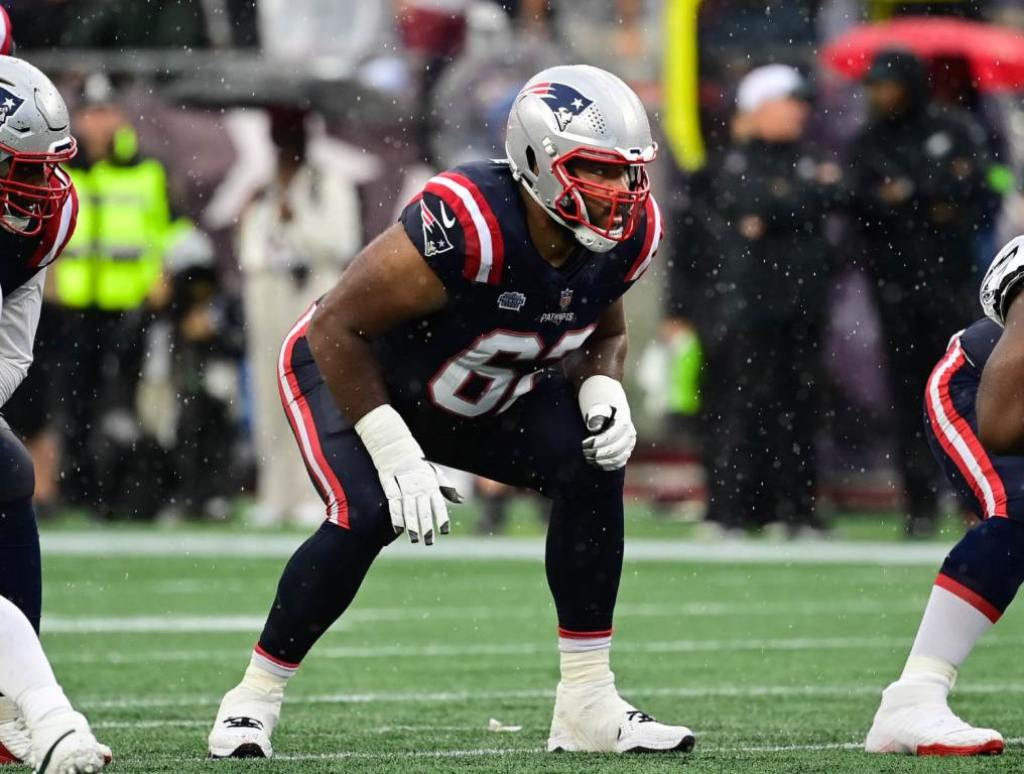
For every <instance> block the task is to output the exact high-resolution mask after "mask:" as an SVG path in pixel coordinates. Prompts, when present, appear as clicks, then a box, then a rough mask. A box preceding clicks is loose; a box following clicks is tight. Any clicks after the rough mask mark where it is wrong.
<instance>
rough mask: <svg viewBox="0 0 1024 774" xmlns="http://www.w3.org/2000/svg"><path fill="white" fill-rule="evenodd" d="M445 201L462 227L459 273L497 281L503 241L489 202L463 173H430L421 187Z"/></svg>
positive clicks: (474, 280) (477, 280) (502, 261)
mask: <svg viewBox="0 0 1024 774" xmlns="http://www.w3.org/2000/svg"><path fill="white" fill-rule="evenodd" d="M424 190H425V191H427V192H428V193H432V194H434V195H435V196H437V197H439V198H440V199H441V200H442V201H443V202H444V203H445V204H447V205H448V206H449V207H450V208H451V210H452V212H454V213H455V217H456V218H457V219H458V221H459V225H460V226H461V227H462V233H463V235H464V237H465V243H466V263H465V266H464V267H463V270H462V274H463V276H464V277H465V278H466V279H467V280H469V281H470V282H480V283H488V284H491V285H498V284H500V283H501V275H502V271H503V269H504V265H505V241H504V239H503V238H502V235H501V226H500V225H499V224H498V219H497V218H496V217H495V215H494V211H493V210H492V209H491V206H490V204H488V203H487V199H486V198H485V197H484V195H483V193H482V192H481V191H480V189H479V188H478V187H477V185H476V184H475V183H474V182H473V181H472V180H470V179H469V178H468V177H466V176H465V175H460V174H458V173H457V172H444V173H442V174H440V175H436V176H434V177H432V178H431V179H430V180H429V181H428V182H427V185H426V187H425V189H424Z"/></svg>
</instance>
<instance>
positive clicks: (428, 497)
mask: <svg viewBox="0 0 1024 774" xmlns="http://www.w3.org/2000/svg"><path fill="white" fill-rule="evenodd" d="M355 430H356V432H357V433H358V434H359V437H360V439H362V441H363V445H364V446H365V447H366V450H367V451H368V452H369V453H370V459H372V460H373V465H374V467H375V468H377V473H378V475H379V476H380V483H381V487H383V489H384V496H385V497H387V499H388V512H389V513H390V514H391V525H392V526H393V527H394V529H395V534H396V535H400V534H402V532H403V531H404V530H408V532H409V539H410V540H411V541H412V542H413V543H418V542H419V540H420V536H422V537H423V542H424V543H425V544H426V545H428V546H429V545H433V543H434V534H435V531H434V526H435V523H436V526H437V532H438V533H440V534H442V535H447V534H448V531H449V520H448V508H447V506H445V504H444V501H445V499H446V498H447V499H448V500H450V501H451V502H453V503H461V502H462V495H460V494H459V493H458V492H457V491H456V490H455V488H454V487H453V486H452V485H451V484H450V483H449V482H448V480H447V479H446V478H445V476H444V474H443V473H442V472H441V470H440V469H439V468H437V467H436V466H435V465H433V464H432V463H430V462H427V461H426V460H425V459H423V450H422V449H421V448H420V445H419V444H418V443H416V439H415V438H413V437H412V433H411V432H410V431H409V426H408V425H406V424H405V420H404V419H402V417H401V416H399V414H398V412H397V411H395V410H394V409H393V408H392V407H391V406H389V405H386V404H385V405H383V406H378V407H377V408H375V409H374V410H373V411H371V412H369V413H368V414H367V415H366V416H364V417H363V418H362V419H360V420H359V421H358V422H356V425H355Z"/></svg>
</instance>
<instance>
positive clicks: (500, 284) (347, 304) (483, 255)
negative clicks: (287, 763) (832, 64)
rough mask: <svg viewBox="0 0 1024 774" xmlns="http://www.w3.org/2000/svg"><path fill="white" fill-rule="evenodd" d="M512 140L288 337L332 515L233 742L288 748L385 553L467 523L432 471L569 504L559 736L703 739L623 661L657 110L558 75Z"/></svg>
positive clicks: (584, 73) (557, 582) (641, 745)
mask: <svg viewBox="0 0 1024 774" xmlns="http://www.w3.org/2000/svg"><path fill="white" fill-rule="evenodd" d="M506 150H507V153H508V158H507V159H505V160H501V161H483V162H476V163H471V164H466V165H463V166H460V167H456V168H455V169H452V170H449V171H447V172H444V173H442V174H439V175H437V176H436V177H434V178H432V179H431V180H430V181H429V182H428V183H427V184H426V186H425V187H424V189H423V191H422V192H421V193H420V194H419V195H418V196H416V197H415V198H414V199H413V201H411V202H410V203H409V204H408V206H407V207H406V208H405V210H404V212H403V213H402V216H401V220H400V222H399V223H398V224H396V225H394V226H392V227H391V228H389V229H388V230H386V231H385V232H384V233H383V234H382V235H380V236H379V237H378V238H377V239H376V240H374V241H373V242H372V243H371V244H370V245H369V246H368V247H367V248H366V249H365V250H364V251H363V252H362V254H361V255H360V256H359V257H358V258H357V259H356V260H355V261H354V263H353V264H352V265H351V266H350V267H349V268H348V270H347V271H346V272H345V274H344V275H343V276H342V278H341V279H340V281H339V282H338V284H337V285H336V286H335V288H334V289H333V290H331V291H330V292H329V293H328V294H327V295H326V296H324V297H323V298H322V299H320V300H319V301H317V302H316V303H315V304H313V306H312V307H310V309H309V311H308V312H307V313H306V314H305V315H303V316H302V318H301V319H300V320H299V321H298V322H297V323H296V325H295V327H294V329H293V330H292V332H291V333H290V335H289V336H288V337H287V339H286V340H285V343H284V347H283V348H282V350H281V356H280V361H279V377H280V388H281V398H282V402H283V403H284V407H285V411H286V412H287V413H288V416H289V418H290V420H291V422H292V426H293V429H294V432H295V437H296V440H297V442H298V445H299V448H300V450H301V452H302V454H303V457H304V459H305V462H306V465H307V467H308V469H309V472H310V477H311V479H312V481H313V483H314V485H315V486H316V487H317V489H318V490H319V492H320V495H321V497H322V498H323V500H324V503H325V505H326V521H325V523H324V524H323V525H322V526H321V528H320V529H319V531H318V532H316V534H314V535H313V536H312V537H311V538H310V539H309V540H307V541H306V543H305V544H303V545H302V546H301V547H300V548H299V549H298V550H297V551H296V553H295V554H294V555H293V556H292V558H291V560H290V561H289V562H288V564H287V566H286V568H285V570H284V573H283V575H282V577H281V580H280V584H279V586H278V591H277V597H276V599H275V600H274V604H273V607H272V609H271V611H270V615H269V616H268V618H267V622H266V625H265V627H264V629H263V633H262V634H261V635H260V638H259V641H258V643H257V645H256V647H255V650H254V652H253V655H252V659H251V661H250V664H249V667H248V669H247V670H246V673H245V676H244V677H243V679H242V682H241V683H240V684H239V685H238V686H237V687H236V688H233V689H232V690H231V691H229V692H228V693H227V694H226V695H225V697H224V699H223V701H222V702H221V705H220V710H219V712H218V713H217V718H216V720H215V722H214V727H213V730H212V731H211V733H210V737H209V749H210V754H211V756H213V757H245V756H269V755H271V753H272V748H271V741H270V737H271V733H272V732H273V730H274V726H275V725H276V724H277V721H278V718H279V714H280V707H281V702H282V699H283V696H284V688H285V685H286V683H287V681H288V679H289V678H290V677H291V676H292V675H294V674H295V672H296V670H297V669H298V668H299V664H300V662H301V661H302V660H303V658H304V657H305V656H306V654H307V653H308V652H309V650H310V648H312V646H313V644H314V643H315V642H316V640H317V639H318V637H319V636H320V635H321V634H322V633H323V632H324V631H326V630H327V629H328V627H330V626H331V624H332V623H334V621H335V620H337V618H338V617H339V616H340V615H341V614H342V613H343V612H344V611H345V609H346V608H347V607H348V605H349V604H350V603H351V601H352V599H353V597H354V596H355V593H356V591H357V589H358V588H359V585H360V583H361V582H362V580H363V577H364V575H365V574H366V572H367V570H368V569H369V567H370V565H371V564H372V562H373V560H374V558H375V557H376V556H377V554H378V553H379V552H380V550H381V549H382V548H383V547H384V546H386V545H387V544H388V543H390V542H391V541H393V540H394V539H395V538H396V536H398V535H400V534H402V533H407V534H408V536H409V539H410V540H412V542H414V543H416V542H422V543H424V544H426V545H428V546H429V545H430V544H432V543H433V542H434V541H435V540H436V539H437V536H438V535H439V534H445V533H447V532H448V525H449V521H448V514H447V507H446V505H445V499H448V500H452V501H456V502H457V501H458V499H459V497H458V494H457V493H456V492H455V491H454V490H453V489H452V488H451V487H450V486H449V485H448V484H447V482H446V481H445V480H444V478H443V476H442V474H441V472H440V470H439V469H438V468H436V467H435V466H434V464H432V463H442V464H444V465H449V466H452V467H455V468H461V469H463V470H468V471H470V472H472V473H475V474H478V475H482V476H486V477H487V478H491V479H494V480H497V481H501V482H504V483H507V484H510V485H513V486H518V487H527V488H530V489H534V490H536V491H537V492H540V493H541V494H542V495H545V496H546V497H548V498H550V499H551V518H550V525H549V529H548V538H547V557H546V569H547V578H548V584H549V586H550V589H551V593H552V595H553V596H554V600H555V607H556V610H557V615H558V647H559V651H560V657H561V681H560V682H559V684H558V689H557V693H556V699H555V708H554V716H553V719H552V723H551V731H550V736H549V739H548V744H547V747H548V749H549V750H552V751H555V750H579V751H607V752H635V751H669V750H684V751H685V750H690V749H691V748H692V747H693V744H694V736H693V734H692V732H691V731H690V730H689V729H687V728H684V727H682V726H668V725H664V724H661V723H659V722H657V721H655V720H654V719H653V718H651V717H650V716H649V715H646V714H645V713H643V712H641V711H639V710H637V709H636V708H635V707H633V706H632V705H631V704H629V703H628V702H626V701H625V700H624V699H622V698H620V697H619V694H618V692H617V691H616V689H615V684H614V676H613V674H612V672H611V671H610V669H609V658H608V654H609V647H610V645H611V637H612V612H613V609H614V606H615V597H616V594H617V591H618V585H619V576H620V574H621V569H622V551H623V506H622V488H623V480H624V471H623V468H624V466H625V464H626V461H627V460H628V459H629V456H630V453H631V452H632V450H633V446H634V444H635V441H636V431H635V430H634V427H633V423H632V421H631V419H630V409H629V403H628V401H627V400H626V394H625V392H624V391H623V388H622V385H621V383H620V380H621V378H622V368H623V359H624V357H625V353H626V317H625V313H624V311H623V305H622V299H621V296H622V294H623V293H624V292H625V291H626V290H628V289H629V287H630V285H632V284H633V282H635V281H636V280H637V279H638V278H639V277H640V276H641V275H642V274H643V273H644V271H645V270H646V269H647V267H648V266H649V264H650V262H651V260H652V258H653V257H654V254H655V252H656V251H657V249H658V242H659V240H660V239H661V216H660V214H659V211H658V206H657V204H656V203H655V201H654V198H653V197H652V196H651V195H650V190H649V184H648V178H647V172H646V165H647V164H648V163H650V162H651V161H653V159H654V157H655V152H656V146H655V143H654V142H653V140H652V139H651V133H650V127H649V126H648V121H647V115H646V113H645V111H644V108H643V106H642V105H641V103H640V100H639V99H638V98H637V96H636V95H635V94H634V93H633V92H632V91H631V90H630V89H629V87H628V86H626V85H625V84H624V83H623V82H622V81H621V80H619V79H618V78H617V77H615V76H614V75H611V74H610V73H607V72H605V71H603V70H599V69H596V68H593V67H586V66H563V67H554V68H550V69H548V70H545V71H543V72H541V73H539V74H538V75H536V76H535V77H534V78H533V79H531V80H530V81H529V83H527V85H526V86H525V87H524V88H523V90H522V91H521V92H520V94H519V95H518V97H517V98H516V100H515V102H514V104H513V107H512V110H511V113H510V116H509V120H508V132H507V141H506Z"/></svg>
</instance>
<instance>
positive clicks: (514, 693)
mask: <svg viewBox="0 0 1024 774" xmlns="http://www.w3.org/2000/svg"><path fill="white" fill-rule="evenodd" d="M882 688H884V685H882V684H879V685H804V686H799V685H760V686H756V685H755V686H750V685H742V686H741V685H736V686H730V685H717V686H704V687H697V686H690V687H679V688H666V687H663V686H658V687H647V688H639V687H630V688H629V691H628V693H629V695H630V696H645V697H665V698H674V699H706V698H735V699H749V698H764V697H772V698H780V699H785V698H801V697H825V698H845V697H848V696H881V693H882ZM956 693H957V694H979V695H991V694H1005V695H1013V696H1017V695H1022V694H1024V684H1019V683H988V684H984V683H983V684H974V685H970V686H962V687H961V686H957V688H956ZM553 698H554V689H546V688H525V689H518V690H503V691H436V692H413V691H409V692H404V691H403V692H400V691H393V692H392V691H380V692H374V693H335V694H320V695H316V694H313V695H306V696H303V695H289V697H288V703H289V704H291V705H300V704H373V703H393V702H397V703H425V704H436V703H441V704H443V703H446V702H454V701H457V702H475V701H495V700H497V701H509V700H517V699H521V700H533V699H549V700H550V699H553ZM219 703H220V696H219V695H216V696H215V695H212V694H211V695H208V696H147V697H138V698H125V697H121V698H99V697H95V698H92V699H89V698H85V699H80V700H78V701H76V702H75V704H76V706H79V707H80V708H81V709H83V710H90V711H91V710H118V709H124V710H135V709H155V708H158V707H209V706H216V705H218V704H219Z"/></svg>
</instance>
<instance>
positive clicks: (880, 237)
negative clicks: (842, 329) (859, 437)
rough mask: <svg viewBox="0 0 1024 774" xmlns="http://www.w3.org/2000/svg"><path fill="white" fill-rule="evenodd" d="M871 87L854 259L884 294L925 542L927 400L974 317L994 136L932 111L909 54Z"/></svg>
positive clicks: (889, 355)
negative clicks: (955, 336)
mask: <svg viewBox="0 0 1024 774" xmlns="http://www.w3.org/2000/svg"><path fill="white" fill-rule="evenodd" d="M865 89H866V93H867V100H868V104H869V110H870V118H869V120H868V123H867V125H866V126H865V127H864V129H863V130H862V131H861V132H860V133H859V134H858V135H857V136H856V137H855V138H854V139H853V141H852V142H851V144H850V146H849V151H848V154H847V155H848V163H847V166H848V169H847V180H848V181H849V186H850V202H851V205H850V206H851V215H852V217H853V219H854V226H855V229H856V231H857V232H858V236H859V239H858V240H857V248H856V252H855V254H854V259H855V260H856V261H857V263H859V264H860V265H861V266H862V267H863V269H864V270H865V271H866V272H867V274H868V275H869V277H870V278H871V280H872V282H871V284H872V287H873V288H874V289H875V303H876V306H877V309H878V314H879V320H880V323H881V328H882V334H883V339H884V341H883V347H884V352H885V356H886V361H887V362H886V366H887V372H888V377H889V383H890V394H891V403H892V405H891V410H892V411H893V414H894V420H895V422H894V424H895V428H896V447H897V448H896V464H897V469H898V471H899V473H900V474H901V475H902V478H903V484H904V488H905V491H906V509H907V512H908V521H907V531H908V534H910V535H911V536H922V535H927V534H930V533H931V532H932V531H933V530H934V528H935V522H936V517H937V513H938V502H937V495H936V479H935V474H934V471H933V469H932V466H931V464H930V461H929V459H928V450H927V447H926V444H925V442H924V439H923V438H922V436H921V433H920V411H921V398H920V396H921V391H922V390H923V389H924V384H925V381H926V380H927V378H928V374H929V373H930V372H931V369H932V366H933V365H934V362H935V359H936V358H937V357H938V356H939V355H940V354H942V352H943V350H944V348H945V344H946V339H947V337H948V330H949V328H950V327H951V326H956V325H959V327H964V326H965V325H966V324H967V323H968V322H970V311H969V310H970V308H971V304H970V294H971V293H972V292H973V287H974V285H975V279H974V276H973V273H974V270H975V269H974V259H973V255H974V253H973V238H974V232H975V228H976V226H977V223H978V221H979V219H981V216H982V213H981V209H982V206H983V203H984V196H985V194H986V189H985V173H986V170H987V169H988V161H987V151H986V149H985V135H984V131H983V130H982V129H981V128H980V126H979V125H978V124H976V123H975V122H974V121H973V120H972V119H971V118H970V117H969V116H968V115H967V114H966V113H963V112H961V111H953V112H949V111H940V110H938V109H937V108H936V106H935V105H934V104H932V102H931V99H930V97H929V94H928V84H927V77H926V74H925V69H924V66H923V64H922V62H921V61H920V60H919V59H917V57H915V56H914V55H912V54H910V53H907V52H903V51H888V52H883V53H881V54H879V55H878V56H877V57H876V58H875V60H874V62H873V63H872V65H871V67H870V69H869V70H868V72H867V76H866V78H865ZM938 323H942V324H938Z"/></svg>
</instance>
